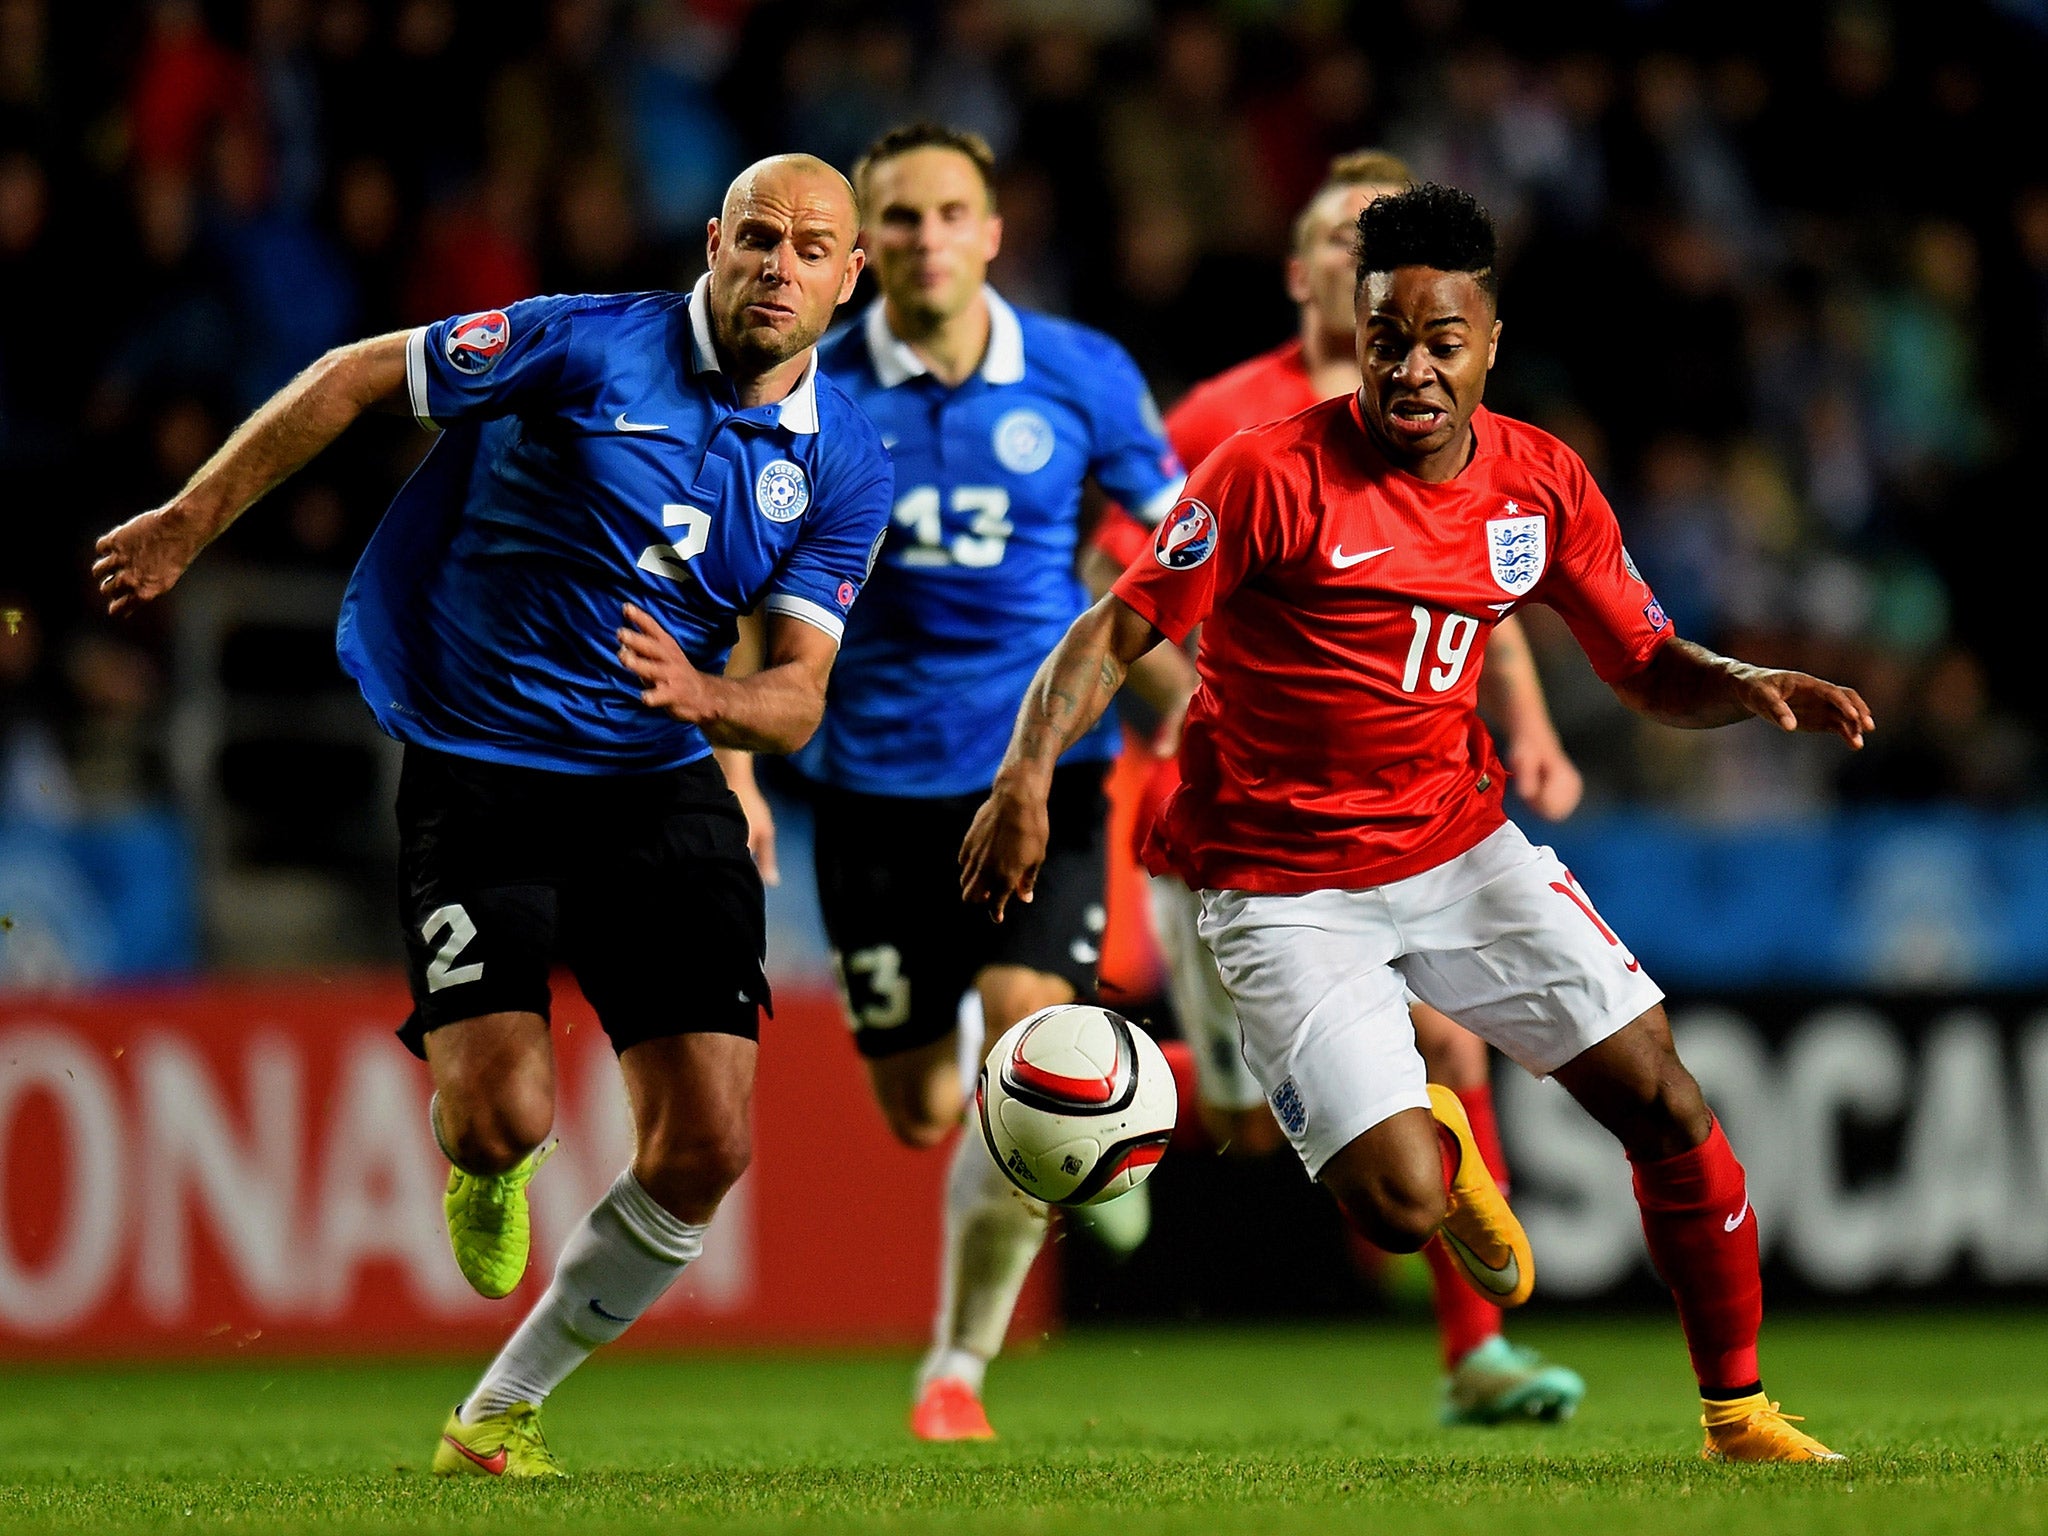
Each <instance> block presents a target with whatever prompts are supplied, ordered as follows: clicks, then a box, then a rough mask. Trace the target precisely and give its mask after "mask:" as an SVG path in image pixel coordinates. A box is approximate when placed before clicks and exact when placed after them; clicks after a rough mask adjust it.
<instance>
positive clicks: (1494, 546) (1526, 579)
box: [1486, 501, 1550, 597]
mask: <svg viewBox="0 0 2048 1536" xmlns="http://www.w3.org/2000/svg"><path fill="white" fill-rule="evenodd" d="M1501 510H1502V511H1504V512H1505V513H1506V514H1507V515H1506V516H1505V517H1490V518H1488V519H1487V520H1486V562H1487V564H1488V565H1489V566H1491V567H1492V569H1493V584H1494V585H1495V586H1497V587H1499V588H1500V589H1501V591H1503V592H1505V593H1507V594H1508V596H1510V597H1520V596H1522V595H1523V594H1524V593H1526V592H1527V591H1528V590H1529V589H1530V588H1531V587H1533V586H1535V585H1536V583H1537V582H1538V581H1540V580H1541V579H1542V577H1543V565H1544V561H1545V559H1546V557H1547V555H1548V553H1549V550H1548V529H1549V526H1550V525H1549V524H1548V523H1547V522H1545V521H1544V519H1543V516H1542V514H1541V513H1526V512H1523V511H1522V509H1521V508H1520V507H1519V506H1517V505H1516V504H1515V503H1514V502H1512V501H1511V502H1509V503H1508V504H1507V505H1506V506H1505V507H1503V508H1502V509H1501Z"/></svg>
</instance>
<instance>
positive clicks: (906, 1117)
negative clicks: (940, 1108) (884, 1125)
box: [882, 1103, 960, 1152]
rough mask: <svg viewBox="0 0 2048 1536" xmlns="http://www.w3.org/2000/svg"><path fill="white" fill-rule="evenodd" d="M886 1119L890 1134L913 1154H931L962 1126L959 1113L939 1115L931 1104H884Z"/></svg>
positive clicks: (883, 1112) (884, 1116) (883, 1111)
mask: <svg viewBox="0 0 2048 1536" xmlns="http://www.w3.org/2000/svg"><path fill="white" fill-rule="evenodd" d="M882 1115H883V1118H884V1119H886V1120H887V1121H888V1122H889V1134H890V1135H892V1136H894V1137H895V1138H896V1139H897V1140H898V1141H900V1142H902V1143H903V1145H904V1146H906V1147H909V1148H910V1149H911V1150H912V1151H913V1152H924V1151H929V1150H930V1149H931V1148H933V1147H936V1146H938V1145H939V1143H941V1142H943V1141H944V1140H945V1139H946V1138H947V1137H948V1136H950V1135H951V1134H952V1133H953V1128H954V1127H955V1126H957V1125H959V1123H960V1116H959V1114H958V1113H957V1112H956V1113H954V1114H951V1115H944V1114H940V1113H937V1112H936V1111H935V1110H934V1109H933V1107H932V1106H931V1105H929V1104H922V1103H920V1104H885V1105H883V1106H882Z"/></svg>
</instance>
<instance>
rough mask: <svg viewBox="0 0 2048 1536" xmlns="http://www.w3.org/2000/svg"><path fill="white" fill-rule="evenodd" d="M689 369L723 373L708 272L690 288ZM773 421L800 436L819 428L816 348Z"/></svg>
mask: <svg viewBox="0 0 2048 1536" xmlns="http://www.w3.org/2000/svg"><path fill="white" fill-rule="evenodd" d="M690 371H691V372H692V373H723V372H724V371H725V370H724V369H723V368H721V367H720V366H719V362H718V348H717V347H716V346H715V345H714V344H713V343H712V338H711V274H710V273H709V272H707V273H705V274H704V275H703V276H702V277H700V278H698V279H697V284H696V286H695V287H694V288H692V289H691V290H690ZM775 424H776V425H777V426H779V427H781V428H783V429H784V430H785V431H788V432H794V433H796V434H797V435H798V436H800V437H809V436H811V435H813V434H815V433H816V432H817V430H818V349H817V348H816V347H813V348H811V350H810V352H809V353H808V354H807V355H806V356H805V358H804V376H803V377H802V378H800V379H798V380H797V381H796V388H794V389H792V390H791V391H790V392H789V393H788V394H786V395H784V396H783V397H782V408H781V409H780V410H779V411H777V412H776V413H775Z"/></svg>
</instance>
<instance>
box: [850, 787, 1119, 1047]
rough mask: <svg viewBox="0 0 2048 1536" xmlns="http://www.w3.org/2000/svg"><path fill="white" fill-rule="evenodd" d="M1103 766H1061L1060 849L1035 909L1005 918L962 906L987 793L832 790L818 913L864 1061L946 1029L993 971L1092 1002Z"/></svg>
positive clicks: (1054, 816) (1055, 799) (1042, 878)
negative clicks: (1013, 970) (972, 839)
mask: <svg viewBox="0 0 2048 1536" xmlns="http://www.w3.org/2000/svg"><path fill="white" fill-rule="evenodd" d="M1107 773H1108V764H1106V763H1073V764H1069V765H1067V766H1065V767H1062V768H1056V769H1054V770H1053V776H1052V793H1051V796H1050V798H1049V803H1048V810H1049V812H1050V816H1051V822H1052V841H1051V843H1050V845H1049V846H1048V847H1047V849H1046V854H1045V867H1044V868H1043V869H1042V870H1040V871H1039V875H1038V886H1037V890H1036V893H1035V895H1034V896H1033V898H1032V900H1031V901H1030V902H1029V903H1028V904H1027V903H1024V902H1019V901H1012V902H1011V903H1010V905H1009V908H1008V910H1007V911H1006V912H1005V914H1004V916H1003V920H1002V922H1000V923H992V922H990V921H989V918H988V913H987V912H986V911H985V910H983V909H982V908H980V907H970V906H968V905H967V903H965V902H964V901H962V900H961V899H960V841H961V839H962V838H964V837H966V835H967V827H968V823H970V822H971V821H973V820H974V813H975V812H976V811H977V810H978V809H980V807H981V802H982V801H983V800H985V799H987V798H988V796H987V794H986V792H983V793H980V794H972V795H954V796H950V797H947V798H945V799H936V800H913V799H902V798H898V797H896V796H893V795H862V794H856V793H854V792H852V791H850V790H840V789H829V788H828V789H824V790H821V791H820V792H819V796H818V801H817V866H818V906H819V909H820V911H821V913H822V915H823V917H824V919H825V936H826V937H827V938H828V939H830V940H831V943H832V960H833V965H834V967H835V968H836V969H837V970H838V972H839V975H840V980H841V983H842V985H843V986H844V989H845V1001H846V1008H847V1014H848V1022H849V1023H851V1024H852V1026H853V1031H854V1042H855V1044H857V1045H858V1046H859V1047H860V1053H861V1054H862V1055H863V1056H894V1055H896V1054H898V1053H899V1052H902V1051H908V1050H915V1049H916V1048H917V1047H919V1046H922V1045H929V1044H931V1043H932V1042H933V1041H935V1040H942V1039H944V1038H945V1037H946V1036H947V1035H949V1034H951V1033H952V1031H953V1028H954V1025H955V1023H956V1021H957V1018H958V1015H959V1007H960V998H961V995H962V994H963V993H965V992H966V991H967V989H968V987H970V986H971V985H973V983H974V978H975V976H976V975H977V974H978V973H979V972H981V971H982V970H983V969H984V968H986V967H988V966H991V965H1020V966H1024V967H1026V968H1027V969H1030V970H1034V971H1044V972H1046V973H1048V974H1050V975H1054V976H1063V977H1065V978H1066V979H1067V980H1068V981H1069V982H1071V983H1072V984H1073V988H1074V991H1075V993H1076V995H1077V996H1080V997H1082V998H1090V997H1093V996H1094V994H1095V969H1096V966H1097V964H1098V963H1099V962H1100V960H1101V958H1102V930H1103V926H1104V921H1105V917H1104V910H1103V889H1104V881H1105V878H1106V876H1105V868H1106V850H1107V843H1108V826H1107V818H1108V805H1107V802H1105V801H1104V799H1103V797H1102V781H1103V779H1104V777H1105V776H1106V774H1107Z"/></svg>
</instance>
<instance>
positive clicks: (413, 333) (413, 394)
mask: <svg viewBox="0 0 2048 1536" xmlns="http://www.w3.org/2000/svg"><path fill="white" fill-rule="evenodd" d="M405 393H406V398H407V400H408V401H409V403H410V404H411V406H412V413H413V415H414V416H415V417H416V418H417V419H418V421H419V424H420V425H421V426H423V427H425V428H426V429H427V430H428V431H429V432H438V431H440V430H441V424H440V423H439V422H437V421H436V420H434V418H433V417H432V416H431V415H429V414H428V413H427V328H426V327H425V326H424V325H419V326H414V327H413V328H412V329H411V330H409V331H407V332H406V333H405Z"/></svg>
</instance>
